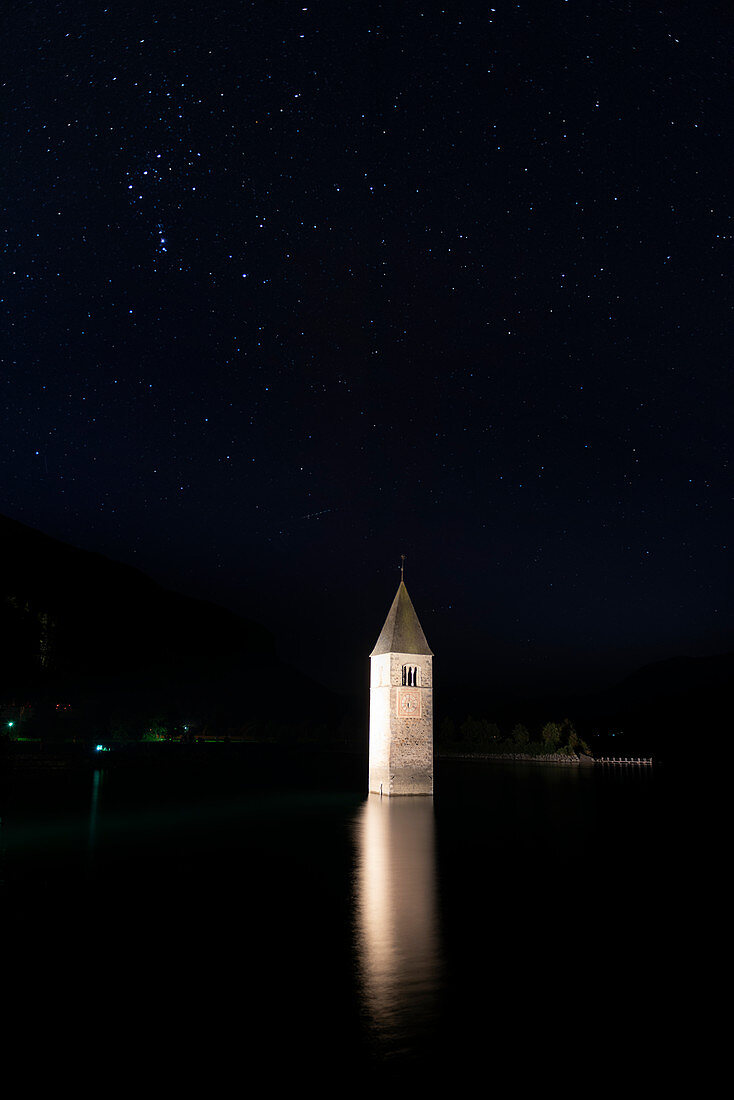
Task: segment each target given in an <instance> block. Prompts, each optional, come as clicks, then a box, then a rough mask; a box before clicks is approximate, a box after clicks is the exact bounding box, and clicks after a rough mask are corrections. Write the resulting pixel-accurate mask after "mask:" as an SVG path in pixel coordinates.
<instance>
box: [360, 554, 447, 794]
mask: <svg viewBox="0 0 734 1100" xmlns="http://www.w3.org/2000/svg"><path fill="white" fill-rule="evenodd" d="M370 666H371V667H370V778H369V789H370V791H373V792H374V793H375V794H383V795H399V794H433V653H432V652H431V650H430V649H429V646H428V642H427V641H426V636H425V634H424V633H423V628H422V627H421V624H420V623H419V621H418V616H417V615H416V613H415V609H414V607H413V604H412V602H411V599H410V596H409V595H408V590H407V588H406V587H405V582H404V581H403V579H402V570H401V578H400V586H399V588H398V590H397V592H396V594H395V599H394V600H393V602H392V607H391V608H390V611H389V612H388V616H387V619H386V620H385V625H384V626H383V628H382V633H381V634H380V637H379V638H378V639H377V645H376V646H375V648H374V649H373V650H372V653H371V654H370Z"/></svg>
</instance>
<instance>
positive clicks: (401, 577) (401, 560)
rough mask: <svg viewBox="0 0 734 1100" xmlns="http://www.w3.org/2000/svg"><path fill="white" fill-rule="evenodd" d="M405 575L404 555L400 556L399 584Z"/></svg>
mask: <svg viewBox="0 0 734 1100" xmlns="http://www.w3.org/2000/svg"><path fill="white" fill-rule="evenodd" d="M404 574H405V554H401V555H400V583H401V584H402V583H403V577H404Z"/></svg>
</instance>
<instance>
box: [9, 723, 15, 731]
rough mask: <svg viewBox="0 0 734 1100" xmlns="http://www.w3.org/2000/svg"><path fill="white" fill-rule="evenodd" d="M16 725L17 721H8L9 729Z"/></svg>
mask: <svg viewBox="0 0 734 1100" xmlns="http://www.w3.org/2000/svg"><path fill="white" fill-rule="evenodd" d="M14 725H15V722H8V729H9V730H11V729H12V728H13V726H14Z"/></svg>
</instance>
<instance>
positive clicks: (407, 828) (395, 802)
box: [355, 794, 441, 1047]
mask: <svg viewBox="0 0 734 1100" xmlns="http://www.w3.org/2000/svg"><path fill="white" fill-rule="evenodd" d="M355 839H356V844H357V871H356V888H357V889H356V914H355V917H356V922H355V923H356V947H357V958H358V964H359V973H360V985H361V994H362V999H363V1005H364V1008H365V1010H366V1013H367V1016H368V1018H369V1020H370V1022H371V1024H372V1026H373V1027H374V1028H375V1030H376V1032H377V1034H378V1036H379V1037H380V1039H381V1041H382V1042H384V1043H387V1044H389V1045H394V1046H397V1047H400V1046H403V1045H404V1044H406V1043H408V1042H410V1043H413V1042H415V1041H416V1040H417V1039H420V1037H421V1035H426V1034H427V1032H428V1030H429V1028H430V1025H431V1023H432V1020H433V1017H434V1015H435V1010H436V1003H437V993H438V986H439V981H440V970H441V957H440V942H439V934H438V919H437V903H436V868H435V842H434V815H433V799H432V798H383V799H381V798H380V796H379V795H375V794H371V795H370V796H369V798H368V799H367V801H366V802H365V804H364V806H363V807H362V809H361V811H360V813H359V816H358V818H357V820H356V826H355Z"/></svg>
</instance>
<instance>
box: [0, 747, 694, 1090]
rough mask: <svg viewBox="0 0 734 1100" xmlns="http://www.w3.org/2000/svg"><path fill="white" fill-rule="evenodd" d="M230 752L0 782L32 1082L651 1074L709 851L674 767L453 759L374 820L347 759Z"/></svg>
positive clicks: (27, 771) (242, 1083) (11, 950)
mask: <svg viewBox="0 0 734 1100" xmlns="http://www.w3.org/2000/svg"><path fill="white" fill-rule="evenodd" d="M219 750H220V747H219V746H211V747H209V748H206V749H205V750H202V751H201V752H200V753H198V752H192V753H189V754H188V755H186V756H176V755H175V754H174V753H170V752H169V754H168V756H167V757H165V756H164V755H163V754H161V755H159V756H156V757H151V758H148V759H145V760H143V761H132V760H129V761H123V762H120V761H112V762H111V763H108V766H106V767H99V768H92V767H89V766H87V767H80V766H67V767H62V768H57V769H51V770H45V769H42V768H32V767H26V768H19V767H16V768H15V769H11V770H10V772H8V773H7V774H6V775H5V777H4V780H3V789H2V825H1V826H0V844H1V847H0V879H1V883H0V897H1V899H2V914H3V917H2V919H3V931H4V935H3V944H4V954H5V965H4V970H5V976H6V977H5V982H4V988H3V999H4V1005H5V1006H6V1007H8V1008H9V1010H10V1011H9V1018H10V1025H9V1028H8V1030H7V1031H6V1039H7V1043H8V1048H9V1049H10V1050H11V1051H14V1052H15V1054H16V1055H17V1056H19V1057H20V1058H21V1059H22V1061H23V1064H24V1066H25V1070H26V1072H27V1073H28V1074H29V1075H30V1077H29V1080H30V1079H35V1078H36V1077H38V1078H39V1079H40V1078H43V1077H44V1075H56V1076H58V1075H59V1074H62V1075H63V1074H68V1073H70V1072H73V1073H74V1074H75V1079H77V1080H82V1079H84V1080H87V1081H91V1082H93V1081H94V1080H95V1074H96V1075H99V1074H102V1077H101V1078H98V1079H99V1080H101V1081H102V1082H103V1083H105V1084H106V1085H112V1084H113V1083H114V1084H118V1083H119V1084H122V1082H127V1083H128V1084H130V1083H132V1084H135V1082H136V1081H137V1082H139V1081H140V1080H141V1076H142V1078H144V1080H145V1081H146V1083H147V1084H148V1085H150V1086H154V1085H156V1082H158V1083H160V1084H161V1085H163V1084H165V1086H166V1088H169V1089H170V1088H171V1087H172V1086H174V1085H175V1084H178V1083H181V1084H185V1085H187V1086H191V1087H194V1086H195V1085H197V1084H198V1085H200V1086H201V1087H206V1088H207V1089H208V1090H211V1089H212V1088H217V1087H218V1085H219V1084H221V1085H222V1087H224V1083H225V1082H226V1081H228V1080H229V1079H230V1078H231V1077H232V1075H234V1076H235V1077H236V1080H237V1082H238V1083H239V1084H238V1087H242V1088H245V1087H247V1086H248V1083H250V1084H252V1083H254V1081H255V1080H257V1081H260V1080H261V1078H262V1075H263V1074H266V1075H267V1078H268V1080H270V1081H271V1083H272V1084H273V1087H275V1085H276V1084H277V1083H281V1084H285V1083H286V1082H294V1083H298V1082H301V1083H305V1082H306V1081H309V1080H310V1081H312V1082H314V1083H319V1082H321V1083H323V1082H324V1081H331V1082H332V1084H335V1083H336V1082H338V1081H339V1080H341V1079H342V1078H340V1076H339V1075H340V1074H343V1073H344V1072H345V1071H346V1072H348V1073H350V1074H353V1075H356V1077H352V1078H350V1080H357V1079H359V1081H363V1082H367V1081H369V1080H370V1079H371V1078H372V1077H374V1078H375V1080H376V1081H378V1082H379V1080H380V1079H382V1080H386V1079H387V1077H389V1076H390V1075H396V1076H398V1075H400V1074H402V1073H408V1074H412V1075H414V1076H416V1075H426V1076H427V1077H428V1078H429V1079H430V1077H431V1076H432V1075H433V1074H434V1073H438V1072H445V1071H448V1072H450V1073H454V1074H458V1075H459V1076H460V1077H461V1075H463V1074H469V1073H470V1071H471V1068H472V1067H479V1068H482V1069H483V1072H486V1068H487V1065H488V1064H491V1067H492V1080H493V1081H495V1082H496V1083H499V1082H500V1081H505V1080H507V1079H509V1080H510V1081H512V1082H514V1086H515V1087H517V1088H520V1087H524V1086H525V1085H527V1086H530V1085H533V1084H537V1083H540V1082H546V1083H547V1081H548V1080H550V1079H551V1078H552V1079H556V1078H558V1079H559V1080H563V1081H564V1082H565V1083H566V1085H567V1086H568V1087H569V1088H571V1086H572V1085H573V1082H574V1080H575V1079H576V1078H577V1077H578V1080H579V1082H583V1080H584V1079H585V1078H584V1074H585V1073H586V1072H587V1071H588V1067H590V1066H596V1067H597V1069H596V1072H598V1066H599V1064H600V1062H599V1060H600V1059H601V1060H602V1062H603V1064H604V1065H605V1066H606V1069H605V1074H604V1078H605V1080H607V1079H611V1077H612V1076H614V1075H615V1074H617V1073H621V1072H622V1071H621V1067H623V1066H625V1065H626V1064H627V1059H628V1058H629V1057H631V1056H632V1055H634V1057H635V1059H636V1060H637V1061H636V1065H637V1069H636V1071H635V1072H636V1074H637V1076H638V1078H639V1074H640V1072H641V1070H640V1065H641V1063H640V1062H639V1059H640V1057H642V1059H643V1060H644V1064H645V1065H650V1066H651V1067H652V1066H653V1065H654V1063H655V1060H656V1058H657V1057H658V1056H659V1055H660V1050H661V1048H660V1042H661V1033H664V1032H665V1030H666V1027H667V1025H668V1023H670V1026H671V1027H672V1026H674V1021H675V1016H676V1012H677V1011H678V1010H679V1008H680V1005H681V990H680V978H681V974H680V965H678V967H676V966H674V965H671V955H670V952H669V947H668V933H669V932H670V929H671V922H673V923H674V921H675V918H674V916H673V914H675V913H676V911H678V910H679V908H680V902H681V897H682V896H683V895H685V892H686V890H687V884H688V882H689V880H690V868H691V866H692V861H693V859H694V854H693V853H692V852H691V851H689V849H688V847H687V845H686V842H685V839H684V837H685V833H684V832H682V831H681V830H680V828H679V814H678V812H677V811H676V808H675V805H674V801H673V799H672V797H671V794H670V791H669V782H668V777H666V774H665V773H664V772H661V771H658V770H649V769H646V770H627V771H611V770H605V769H604V770H603V769H601V768H589V769H571V768H569V769H560V768H552V767H539V766H527V765H525V766H521V765H507V764H489V763H482V762H473V763H468V762H450V761H442V762H440V765H439V767H438V768H437V780H436V782H437V794H436V796H435V798H434V799H404V800H401V799H394V800H392V801H389V800H383V801H380V799H379V798H377V797H375V796H371V797H369V798H368V797H366V796H365V795H364V794H362V793H361V789H360V788H361V785H362V779H363V776H362V772H363V762H362V761H359V760H355V759H353V758H346V757H345V758H343V759H342V758H338V757H333V756H332V757H327V756H324V755H319V754H308V753H303V754H300V755H290V756H286V755H284V754H278V753H277V752H275V751H274V752H272V753H269V752H268V751H265V750H258V749H255V748H254V747H252V748H249V747H246V746H243V747H241V749H240V750H238V751H234V750H226V751H225V750H224V749H223V748H222V751H221V753H220V754H219V756H218V755H217V753H218V752H219ZM682 838H683V839H682ZM669 1034H670V1033H669V1032H668V1036H669ZM40 1052H42V1053H40ZM611 1052H614V1053H611ZM651 1072H652V1069H651ZM587 1080H588V1079H587ZM102 1091H103V1092H104V1091H105V1089H104V1088H103V1089H102Z"/></svg>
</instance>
